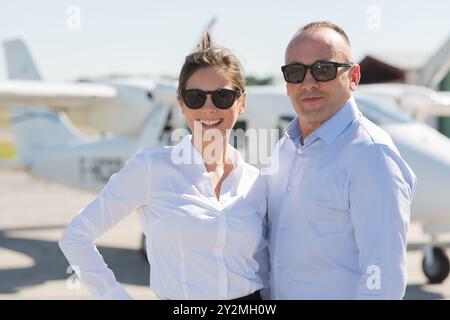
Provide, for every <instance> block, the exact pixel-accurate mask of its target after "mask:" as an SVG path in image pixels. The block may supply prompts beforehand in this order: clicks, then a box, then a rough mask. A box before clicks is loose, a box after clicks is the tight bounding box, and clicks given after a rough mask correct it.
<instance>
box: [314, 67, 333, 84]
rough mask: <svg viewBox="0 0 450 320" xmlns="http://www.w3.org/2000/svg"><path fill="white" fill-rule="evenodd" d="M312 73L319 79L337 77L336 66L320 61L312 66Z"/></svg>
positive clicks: (325, 79)
mask: <svg viewBox="0 0 450 320" xmlns="http://www.w3.org/2000/svg"><path fill="white" fill-rule="evenodd" d="M311 73H312V75H313V77H314V79H316V80H317V81H330V80H333V79H334V78H336V74H337V68H336V66H334V65H332V64H328V63H319V64H316V65H313V66H312V67H311Z"/></svg>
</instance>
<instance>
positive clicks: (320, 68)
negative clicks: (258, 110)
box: [281, 61, 353, 83]
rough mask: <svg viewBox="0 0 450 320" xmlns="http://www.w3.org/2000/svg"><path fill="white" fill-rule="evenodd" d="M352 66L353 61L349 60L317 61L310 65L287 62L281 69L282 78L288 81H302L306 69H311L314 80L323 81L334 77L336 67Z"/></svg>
mask: <svg viewBox="0 0 450 320" xmlns="http://www.w3.org/2000/svg"><path fill="white" fill-rule="evenodd" d="M352 66H353V63H350V62H331V61H318V62H316V63H314V64H311V65H306V64H301V63H292V64H287V65H285V66H282V67H281V71H282V72H283V76H284V80H286V82H288V83H302V82H303V80H304V79H305V76H306V72H307V71H308V69H310V70H311V75H312V76H313V78H314V80H316V81H318V82H325V81H330V80H333V79H335V78H336V75H337V69H338V68H340V67H345V68H349V67H352Z"/></svg>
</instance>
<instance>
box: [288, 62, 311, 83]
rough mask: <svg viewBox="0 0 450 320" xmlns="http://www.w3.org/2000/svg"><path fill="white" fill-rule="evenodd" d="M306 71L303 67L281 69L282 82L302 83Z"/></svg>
mask: <svg viewBox="0 0 450 320" xmlns="http://www.w3.org/2000/svg"><path fill="white" fill-rule="evenodd" d="M305 73H306V69H305V67H303V66H289V67H285V68H284V69H283V75H284V80H286V82H289V83H302V82H303V79H305Z"/></svg>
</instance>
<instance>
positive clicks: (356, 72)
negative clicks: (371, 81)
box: [349, 64, 361, 91]
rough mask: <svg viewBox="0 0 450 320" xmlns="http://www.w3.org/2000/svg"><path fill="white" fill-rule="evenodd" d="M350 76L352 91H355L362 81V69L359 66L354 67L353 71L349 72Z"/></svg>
mask: <svg viewBox="0 0 450 320" xmlns="http://www.w3.org/2000/svg"><path fill="white" fill-rule="evenodd" d="M349 76H350V90H351V91H355V90H356V87H357V86H358V84H359V81H360V80H361V68H360V67H359V64H356V65H354V66H353V67H352V69H351V70H350V72H349Z"/></svg>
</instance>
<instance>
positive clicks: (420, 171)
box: [0, 41, 450, 283]
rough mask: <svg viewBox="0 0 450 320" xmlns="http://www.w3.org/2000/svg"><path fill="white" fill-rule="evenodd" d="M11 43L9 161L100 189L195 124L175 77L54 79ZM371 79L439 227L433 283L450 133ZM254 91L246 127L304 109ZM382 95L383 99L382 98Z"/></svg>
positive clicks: (432, 253) (379, 119)
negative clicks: (12, 155) (92, 131)
mask: <svg viewBox="0 0 450 320" xmlns="http://www.w3.org/2000/svg"><path fill="white" fill-rule="evenodd" d="M6 48H7V52H10V54H9V56H10V59H8V70H9V77H10V78H12V79H17V78H20V79H21V80H8V81H5V82H3V83H0V105H2V106H6V107H9V110H10V112H11V126H12V129H13V133H14V137H15V148H16V150H17V151H18V154H19V155H20V159H18V161H12V162H11V161H10V162H2V164H3V166H22V167H25V168H27V169H28V170H29V171H30V173H31V174H33V175H34V176H36V177H37V178H40V179H43V180H49V181H56V182H59V183H61V184H65V185H68V186H72V187H75V188H79V189H83V190H89V191H94V192H98V191H99V190H100V189H101V188H102V187H103V186H104V184H105V183H106V182H107V181H108V179H109V177H110V175H111V174H112V173H114V172H117V171H118V170H119V169H120V168H121V167H122V166H123V164H124V163H125V161H126V160H127V159H128V158H129V157H130V156H131V155H132V154H133V153H134V152H136V151H137V150H138V149H139V148H140V147H144V146H152V147H154V146H162V145H169V144H171V142H173V141H171V139H170V137H171V133H172V132H173V130H174V129H177V128H186V125H185V124H184V120H183V117H182V115H181V112H180V110H179V108H178V106H177V101H176V98H175V92H176V85H175V84H174V83H167V82H161V81H159V80H158V81H148V80H142V79H125V80H117V81H111V82H105V83H70V84H65V83H63V84H61V83H58V84H50V83H47V82H42V81H39V80H38V79H40V75H39V73H38V71H37V69H36V67H35V66H34V64H33V63H32V60H31V57H30V55H29V53H28V52H27V50H24V45H23V43H21V42H20V41H19V42H17V41H13V42H9V43H8V44H7V45H6ZM7 56H8V54H7ZM13 57H16V58H13ZM14 59H15V60H14ZM24 61H25V63H24V64H23V63H22V62H24ZM18 62H20V63H18ZM366 87H367V86H360V88H361V89H358V92H357V94H356V99H357V103H358V106H359V107H360V109H361V111H362V112H363V113H364V115H365V116H366V117H367V118H369V119H370V120H371V121H372V122H374V123H376V124H378V125H379V126H381V127H382V128H383V129H384V130H386V131H387V132H388V133H389V134H390V135H391V137H392V139H393V141H394V143H395V144H396V145H397V147H398V149H399V150H400V152H401V154H402V156H403V157H404V159H405V160H406V161H407V162H408V164H409V165H410V166H411V168H412V169H413V170H414V172H415V173H416V175H417V177H418V181H419V183H418V186H417V189H416V193H415V198H414V201H413V205H412V209H411V218H412V220H413V221H417V222H419V223H421V224H422V226H423V229H424V231H425V233H427V234H430V235H431V241H430V243H429V244H428V245H427V246H426V248H425V249H424V259H423V270H424V273H425V275H426V277H427V278H428V279H429V281H430V282H432V283H439V282H442V281H443V280H444V279H445V278H446V277H447V276H448V274H449V271H450V263H449V259H448V257H447V255H446V253H445V251H444V250H443V249H442V248H441V247H440V246H439V242H438V239H437V237H438V235H440V234H442V233H446V232H449V231H450V212H449V211H450V189H449V188H448V186H447V185H448V181H450V140H449V139H448V138H447V137H445V136H444V135H442V134H440V133H439V132H438V131H436V130H435V129H433V128H431V127H430V126H427V125H426V124H424V123H420V122H418V121H415V120H414V119H413V118H411V117H410V116H408V115H407V114H405V113H404V112H401V111H400V109H403V110H410V111H411V110H413V111H414V110H417V106H416V105H415V104H413V103H414V102H411V100H404V102H403V103H402V106H403V107H402V106H399V105H398V103H393V104H395V105H397V106H395V105H390V102H392V99H391V100H390V101H389V100H386V96H388V97H389V95H388V94H385V93H381V94H374V93H373V92H372V93H370V92H368V91H369V90H366V89H365V88H366ZM412 92H413V93H414V90H412ZM247 93H248V101H247V107H246V111H245V112H244V114H243V116H241V117H240V118H239V119H238V121H237V123H236V126H235V128H240V129H243V131H244V132H245V131H246V130H247V129H256V130H258V129H276V130H277V131H278V132H280V133H281V132H282V131H283V130H284V128H285V126H286V125H287V123H289V122H290V121H291V120H292V119H293V118H294V117H295V114H294V111H293V109H292V106H291V101H290V99H289V98H288V97H287V95H286V94H285V89H284V87H275V86H273V87H272V86H261V87H248V88H247ZM380 97H384V98H383V99H384V100H383V101H382V100H381V98H380ZM378 100H380V101H382V102H375V101H378ZM394 100H395V99H394ZM396 101H397V102H398V99H397V100H396ZM407 101H410V103H411V104H408V103H407ZM394 102H395V101H394ZM441 102H442V101H441ZM18 106H36V107H18ZM399 107H400V109H399ZM441 107H442V106H441ZM442 108H443V107H442ZM422 109H426V108H423V107H421V109H420V110H422ZM444 110H446V109H444ZM62 111H65V112H66V113H67V114H66V113H64V112H62ZM56 112H57V113H56ZM424 112H425V111H421V112H420V114H424ZM410 113H411V114H413V115H415V116H417V114H418V113H417V112H410ZM124 119H126V121H124ZM72 121H73V122H74V123H75V124H73V123H72ZM77 125H90V126H93V127H95V128H97V129H98V130H100V131H101V132H112V133H107V134H103V135H101V136H99V137H89V136H87V135H85V134H83V133H82V132H81V131H80V130H79V129H77ZM278 137H279V136H278ZM242 139H245V134H244V135H241V136H240V137H238V139H237V141H235V145H236V146H237V147H238V149H239V150H240V151H241V152H243V153H244V155H245V156H246V157H248V156H250V157H251V158H252V159H257V160H258V164H259V165H262V166H264V165H265V164H267V163H265V162H266V161H265V160H266V159H268V157H269V156H270V154H267V155H266V157H265V159H261V158H260V157H258V156H259V154H258V155H256V156H255V154H254V153H255V152H258V150H255V149H251V150H250V151H249V150H247V149H245V150H244V149H243V148H245V147H246V144H245V143H243V141H242ZM276 141H277V139H275V140H272V143H273V144H274V143H275V142H276ZM247 146H248V144H247ZM252 153H253V154H252ZM258 153H260V152H258Z"/></svg>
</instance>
